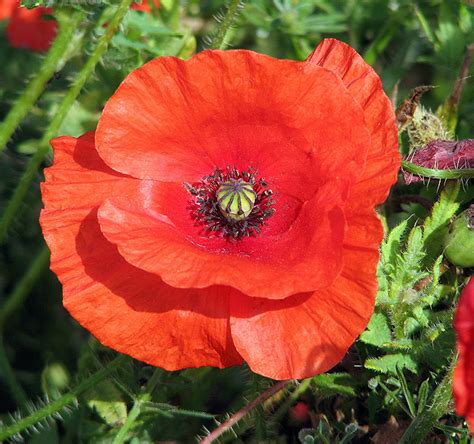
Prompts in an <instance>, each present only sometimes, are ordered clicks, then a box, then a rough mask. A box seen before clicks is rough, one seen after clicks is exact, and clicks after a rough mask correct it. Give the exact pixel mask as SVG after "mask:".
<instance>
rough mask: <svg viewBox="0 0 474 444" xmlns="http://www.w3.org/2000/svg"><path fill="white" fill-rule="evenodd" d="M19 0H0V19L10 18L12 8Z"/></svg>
mask: <svg viewBox="0 0 474 444" xmlns="http://www.w3.org/2000/svg"><path fill="white" fill-rule="evenodd" d="M18 2H19V0H2V1H0V20H5V19H7V18H10V16H11V15H12V12H13V9H14V8H15V6H16V5H17V3H18Z"/></svg>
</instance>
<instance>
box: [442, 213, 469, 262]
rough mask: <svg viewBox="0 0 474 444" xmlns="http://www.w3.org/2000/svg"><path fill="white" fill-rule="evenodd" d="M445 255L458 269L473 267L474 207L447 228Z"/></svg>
mask: <svg viewBox="0 0 474 444" xmlns="http://www.w3.org/2000/svg"><path fill="white" fill-rule="evenodd" d="M445 255H446V257H447V258H448V260H449V262H451V263H452V264H454V265H457V266H458V267H463V268H467V267H474V205H471V206H470V207H469V208H468V209H467V210H465V211H463V212H462V213H461V214H460V215H459V216H458V217H457V218H456V219H455V220H454V222H453V223H452V224H451V226H450V227H449V231H448V234H447V236H446V239H445Z"/></svg>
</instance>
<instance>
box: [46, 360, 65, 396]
mask: <svg viewBox="0 0 474 444" xmlns="http://www.w3.org/2000/svg"><path fill="white" fill-rule="evenodd" d="M69 379H70V378H69V372H68V371H67V370H66V368H65V367H64V366H63V365H62V364H59V363H52V364H50V365H48V366H46V367H45V368H44V370H43V372H42V374H41V386H42V388H43V392H44V393H45V394H46V395H48V396H49V397H50V398H52V399H57V398H58V397H59V396H60V395H61V392H62V391H63V390H65V389H66V388H67V387H68V384H69Z"/></svg>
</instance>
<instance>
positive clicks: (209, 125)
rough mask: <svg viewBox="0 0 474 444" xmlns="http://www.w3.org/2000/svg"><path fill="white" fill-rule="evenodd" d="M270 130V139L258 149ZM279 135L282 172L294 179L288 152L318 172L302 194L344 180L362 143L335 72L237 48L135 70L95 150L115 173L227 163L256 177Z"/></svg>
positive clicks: (203, 171)
mask: <svg viewBox="0 0 474 444" xmlns="http://www.w3.org/2000/svg"><path fill="white" fill-rule="evenodd" d="M273 130H276V132H277V134H276V135H275V137H276V138H277V139H276V138H275V137H272V138H271V139H270V141H269V142H270V143H267V144H264V145H260V144H259V143H258V141H260V140H262V139H263V138H264V137H263V134H262V132H264V134H271V133H272V131H273ZM280 135H284V138H285V139H286V142H285V146H287V147H288V149H289V150H290V151H289V152H288V153H287V155H286V156H285V160H284V165H285V166H286V169H288V170H290V171H293V172H294V173H293V175H294V176H296V175H297V173H298V172H299V168H298V165H299V163H298V165H295V164H293V163H292V161H291V160H292V155H294V156H296V157H298V158H299V157H301V156H302V155H303V154H304V155H305V156H306V157H307V160H308V161H309V162H310V164H311V165H312V169H313V170H314V171H315V173H317V174H314V175H312V177H311V180H310V182H309V183H308V186H309V187H311V186H312V183H313V181H320V182H321V181H323V182H324V179H325V178H328V177H333V176H338V177H339V178H340V179H344V180H346V181H347V182H352V181H353V180H354V178H355V177H357V176H358V175H359V173H360V170H361V167H362V166H363V165H364V163H365V153H366V151H367V147H368V142H369V139H370V136H369V134H368V132H367V130H366V127H365V123H364V117H363V114H362V112H361V108H360V106H359V105H358V104H357V102H356V101H355V100H354V99H353V98H352V96H351V94H349V92H348V91H347V89H346V88H345V87H344V85H343V84H342V82H341V80H340V79H339V78H338V77H337V76H335V75H334V74H333V73H331V72H329V71H327V70H326V69H323V68H320V67H318V66H316V65H309V64H306V63H301V62H294V61H289V60H277V59H273V58H271V57H268V56H265V55H262V54H257V53H254V52H251V51H245V50H236V51H203V52H201V53H199V54H198V55H196V56H194V57H192V58H191V59H189V60H187V61H183V60H179V59H176V58H172V57H160V58H157V59H155V60H152V61H151V62H149V63H147V64H145V65H144V66H142V67H141V68H139V69H137V70H135V71H133V72H132V73H131V74H130V75H129V76H128V77H127V78H126V79H125V80H124V82H123V83H122V84H121V85H120V87H119V88H118V90H117V91H116V92H115V94H114V95H113V96H112V97H111V99H110V100H109V101H108V102H107V104H106V106H105V108H104V111H103V113H102V116H101V118H100V121H99V125H98V128H97V133H96V145H97V150H98V151H99V155H100V156H101V157H102V159H103V160H104V161H105V163H107V164H108V165H109V166H110V167H111V168H113V169H115V170H117V171H121V172H123V173H125V174H130V175H132V176H134V177H139V178H151V179H155V180H162V181H175V182H180V183H182V182H185V181H186V182H195V181H198V180H199V179H201V178H202V177H203V176H204V175H207V174H210V173H212V171H213V170H214V168H215V167H219V168H223V167H225V166H226V165H231V166H236V167H238V168H247V167H248V166H249V165H252V166H254V167H256V168H257V169H258V170H259V171H260V168H261V165H260V158H263V159H265V160H267V159H268V158H271V159H272V160H273V161H274V162H277V161H278V157H277V154H278V153H279V152H281V150H279V151H277V152H275V151H273V150H274V147H275V144H274V143H272V142H275V141H277V140H278V137H279V138H280V139H281V137H280ZM251 136H255V138H256V139H257V140H256V141H255V142H252V137H251ZM260 173H261V174H264V173H265V171H260ZM266 179H268V180H270V179H271V178H270V177H266ZM276 191H278V190H276Z"/></svg>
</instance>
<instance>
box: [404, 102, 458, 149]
mask: <svg viewBox="0 0 474 444" xmlns="http://www.w3.org/2000/svg"><path fill="white" fill-rule="evenodd" d="M407 133H408V137H409V138H410V148H411V149H417V148H420V147H422V146H425V145H426V144H428V143H430V142H431V141H433V140H437V139H441V140H449V139H451V137H450V134H449V131H448V130H447V129H446V128H445V126H444V124H443V122H442V121H441V119H440V118H439V117H438V116H437V115H436V114H434V113H432V112H431V110H428V109H426V108H423V107H422V106H421V105H418V107H417V108H416V110H415V113H414V114H413V119H412V121H411V122H410V125H409V126H408V128H407Z"/></svg>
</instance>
